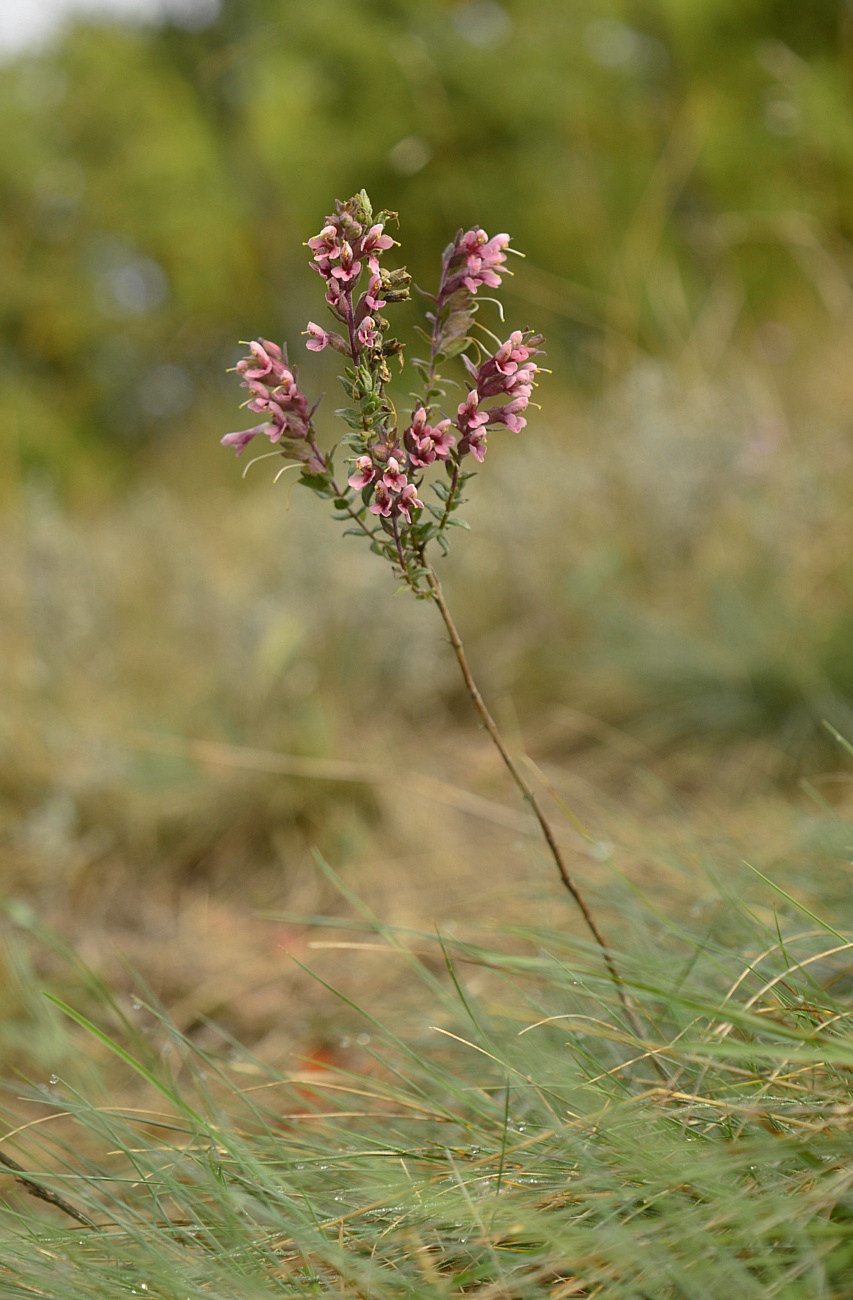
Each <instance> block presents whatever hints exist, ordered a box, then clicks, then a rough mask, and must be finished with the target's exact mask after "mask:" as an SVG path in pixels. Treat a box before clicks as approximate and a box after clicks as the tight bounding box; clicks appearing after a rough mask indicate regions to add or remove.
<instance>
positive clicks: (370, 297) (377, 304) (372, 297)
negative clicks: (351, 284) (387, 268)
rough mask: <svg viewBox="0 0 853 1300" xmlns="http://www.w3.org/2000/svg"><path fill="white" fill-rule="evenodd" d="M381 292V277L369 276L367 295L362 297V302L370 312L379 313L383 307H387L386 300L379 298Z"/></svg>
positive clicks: (377, 275)
mask: <svg viewBox="0 0 853 1300" xmlns="http://www.w3.org/2000/svg"><path fill="white" fill-rule="evenodd" d="M381 291H382V277H381V276H380V275H379V274H378V273H377V274H376V275H371V277H370V279H369V281H368V283H367V293H366V294H365V295H364V301H365V302H366V303H367V306H368V307H369V308H370V310H371V311H381V310H382V308H383V307H386V306H387V305H388V304H387V300H386V299H385V298H383V297H381V296H380V295H381Z"/></svg>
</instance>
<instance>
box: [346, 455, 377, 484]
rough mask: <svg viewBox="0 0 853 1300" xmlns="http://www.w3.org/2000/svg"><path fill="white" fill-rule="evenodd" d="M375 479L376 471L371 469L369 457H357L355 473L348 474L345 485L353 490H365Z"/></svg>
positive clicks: (371, 464) (371, 463)
mask: <svg viewBox="0 0 853 1300" xmlns="http://www.w3.org/2000/svg"><path fill="white" fill-rule="evenodd" d="M375 478H376V470H375V469H374V468H373V461H372V460H371V459H370V457H369V456H359V458H358V460H357V461H356V462H355V473H354V474H350V476H349V478H348V479H347V483H349V485H350V487H353V488H366V487H367V485H368V483H372V482H373V480H374V479H375Z"/></svg>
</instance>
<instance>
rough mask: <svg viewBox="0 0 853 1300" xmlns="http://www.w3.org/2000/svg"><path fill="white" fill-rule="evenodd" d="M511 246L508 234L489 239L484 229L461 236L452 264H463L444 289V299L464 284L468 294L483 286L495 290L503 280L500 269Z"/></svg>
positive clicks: (451, 250) (451, 252) (451, 260)
mask: <svg viewBox="0 0 853 1300" xmlns="http://www.w3.org/2000/svg"><path fill="white" fill-rule="evenodd" d="M508 246H509V235H506V234H501V235H494V236H493V237H492V238H491V239H489V237H488V235H487V234H486V232H485V230H483V229H482V228H481V227H480V226H475V227H474V229H473V230H466V231H465V233H464V234H462V235H460V236H459V237H458V238H457V240H456V242H455V243H454V244H452V245H451V248H450V260H449V265H450V266H451V267H453V266H454V264H456V265H458V264H459V262H460V261H461V262H463V263H464V264H463V266H462V269H461V270H459V271H458V272H457V273H456V274H455V275H451V276H450V277H449V279H448V280H447V282H446V283H445V286H444V294H445V296H449V295H450V294H452V293H454V292H455V291H456V290H457V289H458V288H460V287H461V286H463V285H464V287H465V288H466V289H467V290H468V292H469V293H472V294H473V293H476V292H477V290H478V289H479V288H480V286H481V285H484V284H485V285H488V286H489V288H492V289H496V288H497V287H498V286H499V284H500V282H501V280H500V276H501V272H499V270H498V268H499V267H501V266H502V265H503V263H504V262H505V261H506V253H505V252H504V249H505V248H507V247H508Z"/></svg>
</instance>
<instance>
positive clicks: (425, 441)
mask: <svg viewBox="0 0 853 1300" xmlns="http://www.w3.org/2000/svg"><path fill="white" fill-rule="evenodd" d="M413 441H414V440H413ZM409 460H410V461H411V462H412V464H413V465H414V466H415V468H416V469H426V467H427V465H431V464H432V462H433V461H434V460H435V446H434V445H433V441H432V438H430V437H429V436H427V437H426V438H419V439H418V440H417V442H416V443H415V449H414V451H411V452H409Z"/></svg>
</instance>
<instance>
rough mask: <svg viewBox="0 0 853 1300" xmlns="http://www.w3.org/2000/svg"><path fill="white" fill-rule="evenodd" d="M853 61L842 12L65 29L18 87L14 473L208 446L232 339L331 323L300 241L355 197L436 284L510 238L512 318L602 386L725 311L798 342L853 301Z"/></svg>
mask: <svg viewBox="0 0 853 1300" xmlns="http://www.w3.org/2000/svg"><path fill="white" fill-rule="evenodd" d="M851 62H853V14H851V9H850V6H849V4H847V3H846V2H845V3H842V2H841V0H813V3H810V4H809V5H807V6H803V5H802V4H800V3H798V2H797V0H738V3H732V0H706V2H703V3H697V0H636V2H635V3H619V2H618V0H613V2H612V3H609V2H608V0H554V2H552V3H543V0H507V3H505V4H502V5H501V4H498V3H496V2H495V0H463V2H459V0H457V2H454V3H451V2H450V0H447V2H443V0H382V3H368V0H317V2H316V3H311V4H304V3H290V2H288V0H226V2H225V3H224V4H223V5H222V7H221V11H220V13H219V16H218V18H216V19H215V21H213V22H212V23H211V24H209V25H207V26H205V27H203V28H201V29H193V28H188V27H186V26H183V27H182V26H180V25H179V24H177V23H172V24H167V25H164V26H161V27H150V26H149V27H136V28H131V27H122V26H119V25H110V24H105V23H97V24H86V23H78V24H76V25H72V26H71V27H70V28H69V29H68V30H67V32H66V34H65V35H64V36H62V37H61V38H59V39H57V40H56V41H55V42H54V44H53V46H52V47H51V48H50V49H49V50H48V51H46V52H44V53H42V54H37V55H33V56H28V57H22V58H18V59H15V60H10V61H8V62H7V63H6V64H5V66H4V67H3V68H2V70H1V71H0V191H1V192H2V214H3V215H2V221H0V276H2V283H3V286H4V288H3V294H2V316H0V404H1V405H2V410H3V441H4V443H6V445H7V454H9V451H8V444H9V442H10V441H11V442H12V443H13V445H14V448H15V449H16V450H15V452H14V453H13V454H17V455H19V456H20V458H21V463H22V464H23V466H24V467H25V469H29V468H30V467H38V468H39V469H41V470H42V471H43V472H44V473H45V474H46V475H47V476H48V477H49V479H50V481H51V482H53V483H55V484H56V485H58V486H59V487H60V489H61V490H63V491H69V490H70V491H79V490H81V489H85V488H86V487H87V486H88V487H90V488H91V486H92V480H93V478H94V479H97V478H98V477H99V476H103V475H106V476H107V477H108V478H110V480H111V481H112V480H113V479H114V477H115V476H118V478H119V479H121V478H122V477H125V478H126V476H127V474H128V473H129V472H132V471H131V470H130V468H129V466H130V465H131V463H132V461H133V458H134V457H135V456H136V455H137V453H139V452H140V451H141V450H144V449H145V448H146V447H150V446H152V445H155V446H156V445H157V444H160V445H162V444H163V443H164V442H165V441H172V440H175V439H181V440H193V445H194V446H195V447H196V449H197V450H199V451H200V449H201V446H202V442H201V439H202V436H203V435H202V430H204V431H205V435H204V436H207V437H209V433H210V431H212V430H214V429H216V428H218V427H220V426H221V425H222V421H223V408H224V404H225V394H226V392H227V391H228V390H227V387H226V385H227V381H226V380H224V379H223V372H224V369H225V367H226V365H228V364H230V363H232V362H233V358H234V356H235V355H236V352H235V346H234V340H235V338H236V337H247V336H254V335H256V334H258V333H264V334H267V335H269V336H272V337H276V338H278V337H280V336H281V335H282V334H284V333H286V334H288V335H290V336H291V337H294V336H295V335H297V334H298V332H299V331H300V330H301V329H303V328H304V322H305V319H306V317H307V316H308V315H311V314H316V313H317V311H318V310H320V307H319V306H318V302H317V295H316V293H314V292H312V291H313V290H315V289H316V286H315V285H314V284H313V281H312V280H311V278H310V277H306V275H305V273H304V261H305V256H304V252H303V250H302V249H301V244H302V242H303V241H304V240H305V239H307V238H308V237H309V236H310V235H311V234H313V233H315V232H316V230H317V229H318V228H319V225H320V223H321V218H322V215H323V213H324V212H325V211H327V210H328V208H329V207H330V203H331V200H332V199H333V198H334V197H336V196H338V197H345V196H347V195H348V194H350V193H352V192H354V191H355V190H356V189H358V188H359V187H361V186H362V185H363V186H365V187H366V188H367V189H368V191H369V192H370V193H371V194H372V195H373V196H374V198H375V200H376V202H377V203H380V204H381V205H382V206H385V207H389V208H392V209H397V210H399V211H400V213H401V214H402V216H401V221H402V238H403V239H404V241H405V256H406V258H407V260H408V263H409V265H410V267H411V269H412V270H413V272H414V273H415V276H416V279H418V280H419V281H422V282H424V283H425V284H429V283H430V282H431V278H432V277H434V274H435V270H434V268H435V264H436V258H437V255H438V253H439V252H440V249H441V248H442V247H443V245H444V243H445V242H446V240H447V238H448V236H449V235H450V234H452V232H453V231H454V230H455V229H456V228H457V226H459V225H462V224H466V225H467V224H469V223H474V222H480V223H481V224H482V225H484V226H485V227H486V229H487V230H489V231H494V230H497V229H500V230H503V229H507V230H509V231H510V232H511V233H512V235H513V238H514V241H515V243H516V245H517V247H519V248H520V249H523V250H524V251H525V252H526V253H527V256H528V263H527V264H526V266H525V267H524V268H523V269H522V270H521V272H520V273H519V275H518V277H517V281H516V284H515V294H516V301H514V302H511V311H512V312H513V314H514V315H516V314H521V315H523V316H524V317H525V318H527V317H529V318H530V320H531V321H532V320H533V319H534V317H535V322H536V324H537V325H540V324H541V325H542V327H543V328H545V329H546V331H547V333H548V335H549V340H550V345H551V357H552V364H553V365H554V368H555V370H556V371H557V374H558V375H559V376H560V377H561V378H562V379H563V380H565V381H568V382H569V383H571V384H574V385H580V386H582V387H583V389H584V390H587V389H589V388H590V387H592V388H594V387H595V386H596V385H598V384H600V383H601V382H602V380H603V379H606V378H608V377H609V376H610V375H611V374H612V373H613V370H614V367H615V368H616V369H617V370H618V369H619V368H620V367H623V366H624V365H625V364H627V363H629V362H630V361H631V360H632V358H633V357H634V356H635V355H636V350H637V349H640V350H642V351H643V352H651V353H652V354H657V355H664V356H673V355H677V354H678V353H679V351H680V350H681V348H683V346H684V345H685V343H686V341H687V340H688V338H689V337H690V335H691V331H692V330H693V329H694V328H695V326H696V323H697V320H698V319H699V318H700V317H701V314H702V311H703V307H707V305H708V303H709V301H711V299H712V297H713V295H714V293H715V292H719V291H720V290H721V286H722V287H724V288H727V289H728V290H730V291H732V286H735V289H734V292H735V293H736V295H737V299H738V303H737V308H736V310H735V314H736V318H737V319H736V320H735V321H734V322H733V328H734V333H735V336H736V337H737V335H738V331H740V332H741V334H743V333H744V331H748V330H750V329H751V330H754V329H755V328H756V325H760V324H761V323H762V322H764V321H767V320H770V321H772V322H773V323H774V327H775V326H777V325H778V324H779V323H781V324H782V325H783V326H784V327H785V330H787V331H793V332H794V335H795V336H796V338H797V339H800V340H801V341H802V342H803V343H805V342H806V340H807V337H808V334H809V331H810V330H811V329H813V328H814V327H815V322H816V321H818V319H819V318H820V316H821V312H822V311H824V310H825V308H826V306H827V299H829V306H830V307H831V308H832V307H835V308H838V305H839V304H838V301H835V300H834V299H833V293H834V294H835V299H839V298H840V297H841V296H843V294H842V290H841V289H840V288H839V287H838V286H837V285H836V284H835V282H834V280H833V277H832V274H831V273H830V272H829V271H828V270H827V269H826V268H824V270H823V274H822V275H821V266H820V263H821V259H823V260H824V261H829V260H831V259H832V258H834V257H837V256H840V257H841V259H842V261H843V262H844V265H845V267H846V266H847V250H846V240H847V239H849V236H850V225H851V198H853V112H852V111H851V82H850V76H851ZM777 332H778V330H777ZM768 337H769V344H768V346H769V347H770V348H771V349H772V346H773V337H774V335H773V331H772V328H771V331H770V334H769V336H768ZM779 337H780V338H781V339H782V340H783V343H782V345H781V346H782V347H783V348H784V346H785V344H784V340H787V339H788V337H789V335H788V333H784V332H783V333H781V334H780V335H779ZM225 426H227V420H226V421H225ZM225 426H222V427H223V431H224V427H225Z"/></svg>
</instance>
